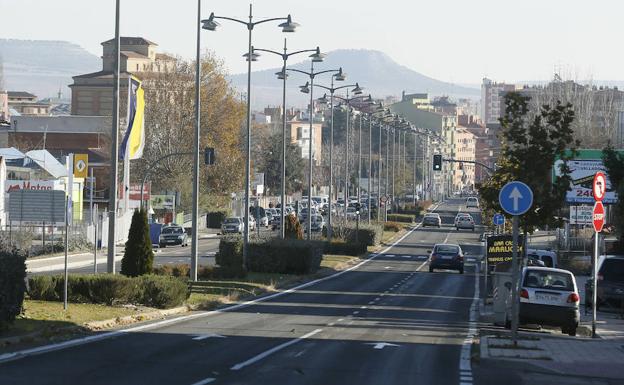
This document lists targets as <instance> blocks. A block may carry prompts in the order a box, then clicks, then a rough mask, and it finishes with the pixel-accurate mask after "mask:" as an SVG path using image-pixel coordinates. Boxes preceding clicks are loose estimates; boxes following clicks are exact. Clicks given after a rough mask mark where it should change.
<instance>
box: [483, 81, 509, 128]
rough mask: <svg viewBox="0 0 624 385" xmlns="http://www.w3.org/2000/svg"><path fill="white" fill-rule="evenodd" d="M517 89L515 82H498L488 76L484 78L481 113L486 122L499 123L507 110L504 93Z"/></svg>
mask: <svg viewBox="0 0 624 385" xmlns="http://www.w3.org/2000/svg"><path fill="white" fill-rule="evenodd" d="M515 90H516V85H515V84H506V83H496V82H493V81H492V80H490V79H488V78H483V83H482V84H481V112H480V115H481V119H482V120H483V122H484V123H485V124H492V123H498V119H499V118H500V117H501V116H502V114H503V112H504V111H505V104H504V101H503V97H504V95H505V94H506V93H507V92H510V91H515Z"/></svg>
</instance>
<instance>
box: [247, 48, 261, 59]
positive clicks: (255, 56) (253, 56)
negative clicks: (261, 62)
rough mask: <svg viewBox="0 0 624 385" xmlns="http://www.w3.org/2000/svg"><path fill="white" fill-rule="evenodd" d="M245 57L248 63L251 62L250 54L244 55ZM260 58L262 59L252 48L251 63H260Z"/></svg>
mask: <svg viewBox="0 0 624 385" xmlns="http://www.w3.org/2000/svg"><path fill="white" fill-rule="evenodd" d="M243 57H244V58H245V60H246V61H249V52H247V53H246V54H244V55H243ZM259 57H260V54H259V53H256V50H254V47H251V61H258V58H259Z"/></svg>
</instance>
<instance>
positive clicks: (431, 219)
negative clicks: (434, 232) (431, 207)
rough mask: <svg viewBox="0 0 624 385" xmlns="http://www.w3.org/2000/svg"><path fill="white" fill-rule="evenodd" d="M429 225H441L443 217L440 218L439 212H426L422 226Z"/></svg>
mask: <svg viewBox="0 0 624 385" xmlns="http://www.w3.org/2000/svg"><path fill="white" fill-rule="evenodd" d="M427 226H435V227H441V226H442V218H440V214H437V213H429V214H425V216H424V217H423V220H422V227H427Z"/></svg>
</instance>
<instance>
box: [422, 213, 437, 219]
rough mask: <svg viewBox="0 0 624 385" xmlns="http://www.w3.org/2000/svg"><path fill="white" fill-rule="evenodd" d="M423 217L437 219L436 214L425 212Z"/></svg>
mask: <svg viewBox="0 0 624 385" xmlns="http://www.w3.org/2000/svg"><path fill="white" fill-rule="evenodd" d="M425 219H438V216H437V215H433V214H427V215H425Z"/></svg>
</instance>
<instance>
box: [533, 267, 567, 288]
mask: <svg viewBox="0 0 624 385" xmlns="http://www.w3.org/2000/svg"><path fill="white" fill-rule="evenodd" d="M523 286H524V287H530V288H535V289H550V290H565V291H574V282H573V281H572V275H571V274H567V273H563V272H559V271H551V270H529V271H528V272H527V274H526V276H525V277H524V284H523Z"/></svg>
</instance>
